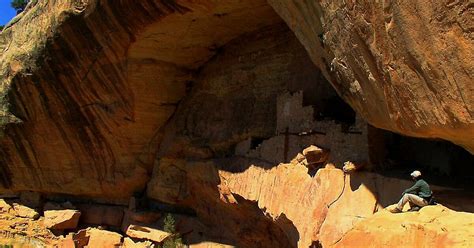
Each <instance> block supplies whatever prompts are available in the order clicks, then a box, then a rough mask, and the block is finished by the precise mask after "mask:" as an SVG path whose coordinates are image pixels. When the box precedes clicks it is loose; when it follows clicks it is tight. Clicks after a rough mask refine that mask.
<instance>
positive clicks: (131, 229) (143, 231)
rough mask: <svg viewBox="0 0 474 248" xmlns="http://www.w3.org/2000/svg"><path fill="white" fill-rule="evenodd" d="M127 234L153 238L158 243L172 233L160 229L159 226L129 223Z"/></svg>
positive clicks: (141, 237) (139, 237) (134, 236)
mask: <svg viewBox="0 0 474 248" xmlns="http://www.w3.org/2000/svg"><path fill="white" fill-rule="evenodd" d="M125 234H127V236H129V237H132V238H137V239H145V240H151V241H154V242H157V243H161V242H163V241H164V240H165V239H166V238H168V237H169V236H171V235H172V234H171V233H169V232H165V231H163V230H160V229H159V228H158V227H153V226H144V225H133V224H131V225H128V227H127V228H126V231H125Z"/></svg>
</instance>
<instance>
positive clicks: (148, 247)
mask: <svg viewBox="0 0 474 248" xmlns="http://www.w3.org/2000/svg"><path fill="white" fill-rule="evenodd" d="M154 247H155V245H154V244H153V243H152V242H150V241H148V240H147V241H143V242H134V241H133V240H132V239H131V238H129V237H126V238H125V239H124V241H123V248H154Z"/></svg>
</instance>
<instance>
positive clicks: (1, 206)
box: [0, 199, 12, 213]
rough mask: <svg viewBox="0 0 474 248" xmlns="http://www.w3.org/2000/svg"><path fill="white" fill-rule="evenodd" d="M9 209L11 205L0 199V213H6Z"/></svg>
mask: <svg viewBox="0 0 474 248" xmlns="http://www.w3.org/2000/svg"><path fill="white" fill-rule="evenodd" d="M11 209H12V205H10V204H9V203H8V202H6V201H5V200H4V199H0V213H8V212H10V210H11Z"/></svg>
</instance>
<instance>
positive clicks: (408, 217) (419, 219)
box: [331, 205, 474, 247]
mask: <svg viewBox="0 0 474 248" xmlns="http://www.w3.org/2000/svg"><path fill="white" fill-rule="evenodd" d="M473 224H474V215H473V214H471V213H464V212H455V211H452V210H450V209H447V208H445V207H443V206H441V205H437V206H427V207H423V208H421V210H420V211H419V212H405V213H400V214H392V213H390V212H388V211H385V210H384V211H381V212H379V213H377V214H375V215H374V216H372V217H370V218H368V219H365V220H363V221H361V222H359V223H358V224H356V225H355V226H354V228H352V229H351V230H350V231H348V232H347V233H346V234H345V235H344V236H343V237H342V239H340V240H339V241H338V242H335V243H334V244H333V245H332V246H331V247H384V246H386V245H387V244H391V245H392V244H393V245H396V246H398V247H472V246H473V244H474V234H473V232H472V226H473Z"/></svg>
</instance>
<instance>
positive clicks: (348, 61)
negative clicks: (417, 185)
mask: <svg viewBox="0 0 474 248" xmlns="http://www.w3.org/2000/svg"><path fill="white" fill-rule="evenodd" d="M269 4H270V5H272V6H273V7H274V8H275V10H276V11H277V13H278V14H279V15H280V16H281V17H282V18H283V19H285V21H286V22H287V23H288V25H289V26H290V28H291V29H292V30H293V31H294V32H295V34H296V36H297V37H298V38H299V40H300V41H301V43H302V44H303V45H304V46H305V47H306V49H307V51H308V52H309V54H310V56H311V58H312V59H313V61H314V62H315V64H316V65H318V67H319V68H321V69H322V71H323V73H324V75H325V76H326V78H327V79H328V80H329V81H330V82H331V84H332V85H333V86H334V87H335V88H336V90H337V91H338V93H339V94H340V95H341V96H342V97H343V98H344V99H345V100H346V101H347V102H348V103H349V104H350V105H351V106H352V107H353V108H354V109H355V110H357V112H358V113H360V114H361V115H362V116H363V117H364V118H365V119H366V120H367V121H368V122H369V123H371V124H372V125H374V126H376V127H379V128H384V129H388V130H393V131H396V132H399V133H403V134H405V135H411V136H416V137H428V138H443V139H446V140H449V141H451V142H453V143H456V144H459V145H461V146H463V147H464V148H466V149H467V150H468V151H470V152H471V153H474V141H473V139H472V134H473V133H474V118H473V116H474V85H473V84H472V75H473V74H474V71H473V68H474V67H473V60H472V58H473V57H474V54H473V51H474V42H473V39H474V38H473V34H472V28H473V27H474V22H473V11H472V6H471V5H472V3H471V2H470V1H467V0H462V1H455V2H443V1H433V0H423V1H417V2H416V3H414V2H411V1H405V2H397V1H378V2H359V1H343V0H336V1H334V0H323V1H309V2H304V3H301V2H300V1H298V0H270V1H269ZM419 13H423V14H419ZM466 134H470V135H466Z"/></svg>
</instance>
